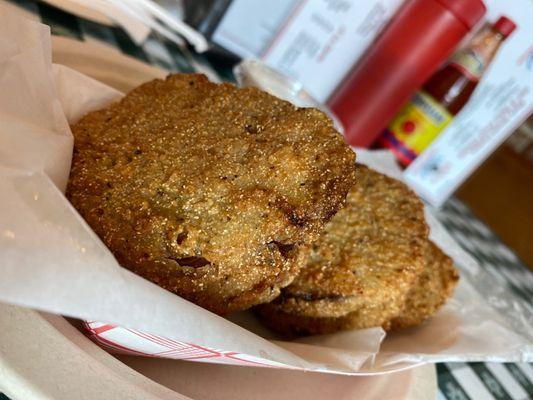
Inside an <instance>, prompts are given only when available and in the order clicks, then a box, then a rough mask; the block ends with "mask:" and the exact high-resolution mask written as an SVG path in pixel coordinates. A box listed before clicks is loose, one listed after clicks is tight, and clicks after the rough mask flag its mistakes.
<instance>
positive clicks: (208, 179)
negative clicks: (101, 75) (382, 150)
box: [67, 74, 355, 314]
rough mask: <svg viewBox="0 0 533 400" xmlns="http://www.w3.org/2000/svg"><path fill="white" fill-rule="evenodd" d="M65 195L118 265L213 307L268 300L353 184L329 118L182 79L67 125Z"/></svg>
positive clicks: (155, 84) (148, 87)
mask: <svg viewBox="0 0 533 400" xmlns="http://www.w3.org/2000/svg"><path fill="white" fill-rule="evenodd" d="M72 131H73V134H74V139H75V145H74V156H73V163H72V170H71V175H70V182H69V185H68V189H67V196H68V198H69V199H70V201H71V202H72V204H73V205H74V207H76V209H77V210H78V211H79V212H80V214H81V215H82V216H83V217H84V218H85V220H86V221H87V222H88V223H89V225H90V226H91V227H92V229H93V230H94V231H95V232H96V233H97V234H98V236H99V237H100V238H101V239H102V240H103V242H104V243H105V244H106V245H107V246H108V247H109V249H110V250H111V251H112V252H113V254H114V255H115V257H116V258H117V260H118V262H119V263H120V264H121V265H123V266H124V267H126V268H128V269H130V270H132V271H133V272H135V273H137V274H139V275H141V276H143V277H145V278H147V279H149V280H151V281H152V282H154V283H156V284H158V285H160V286H162V287H164V288H166V289H168V290H170V291H172V292H174V293H177V294H179V295H180V296H183V297H184V298H186V299H188V300H190V301H193V302H195V303H197V304H199V305H201V306H203V307H205V308H207V309H209V310H212V311H214V312H216V313H219V314H225V313H228V312H232V311H236V310H243V309H246V308H248V307H250V306H252V305H254V304H258V303H262V302H266V301H269V300H271V299H273V298H275V297H276V296H277V295H278V294H279V290H280V288H282V287H284V286H286V285H288V284H289V283H290V282H291V281H292V280H293V278H294V277H295V276H296V274H297V273H298V271H299V269H300V266H301V265H302V264H303V262H304V261H305V257H306V254H307V252H308V249H309V245H310V244H311V243H312V242H313V241H314V240H315V239H316V238H317V235H318V233H319V232H320V230H321V229H322V227H323V225H324V224H325V223H326V222H327V221H328V220H329V219H331V217H332V216H333V215H334V214H335V213H336V212H337V210H338V209H339V207H341V205H342V204H343V202H344V200H345V197H346V194H347V193H348V191H349V189H350V188H351V187H352V186H353V185H354V183H355V174H354V164H355V155H354V153H353V151H352V150H351V149H350V148H349V147H348V146H347V145H346V144H345V143H344V141H343V139H342V137H341V136H340V135H339V134H338V133H337V132H336V131H335V129H334V128H333V126H332V123H331V121H330V120H329V118H328V117H327V116H326V115H325V114H323V113H322V112H320V111H318V110H315V109H307V108H306V109H303V108H297V107H295V106H293V105H291V104H290V103H288V102H285V101H282V100H280V99H277V98H275V97H273V96H270V95H269V94H267V93H264V92H262V91H260V90H258V89H254V88H247V89H237V88H236V87H235V86H233V85H230V84H221V85H217V84H213V83H210V82H209V81H208V80H207V78H206V77H205V76H203V75H185V74H176V75H171V76H169V77H167V79H165V80H154V81H151V82H148V83H146V84H144V85H142V86H140V87H138V88H136V89H134V90H133V91H132V92H130V93H129V94H128V95H127V96H125V97H124V98H123V99H122V100H121V101H120V102H118V103H115V104H112V105H110V106H108V107H106V108H104V109H102V110H99V111H96V112H92V113H90V114H88V115H86V116H85V117H84V118H82V119H81V120H80V121H79V122H78V123H77V124H76V125H74V126H73V127H72Z"/></svg>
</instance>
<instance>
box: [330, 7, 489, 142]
mask: <svg viewBox="0 0 533 400" xmlns="http://www.w3.org/2000/svg"><path fill="white" fill-rule="evenodd" d="M484 13H485V6H484V4H483V2H482V1H481V0H408V1H407V3H406V4H405V5H404V6H403V7H402V8H401V9H400V11H399V12H398V13H397V14H396V16H395V17H394V18H393V20H392V22H391V23H390V24H389V25H388V26H387V27H386V28H385V30H384V31H383V32H382V34H381V35H380V36H379V38H378V39H377V40H376V42H375V43H374V44H373V45H372V46H371V48H370V49H369V50H368V51H367V52H366V53H365V55H364V56H363V57H362V59H361V60H360V61H359V62H358V64H357V65H356V66H355V68H354V70H353V72H352V73H351V74H350V75H349V76H348V78H347V79H346V80H345V81H344V82H343V83H342V84H341V86H340V87H339V88H338V89H337V91H336V93H335V94H334V95H333V96H332V97H331V98H330V100H329V101H328V106H329V107H330V108H331V110H332V111H333V112H334V113H335V114H336V115H337V117H338V118H339V119H340V121H341V122H342V123H343V125H344V128H345V132H346V133H345V136H346V140H347V142H348V143H349V144H351V145H354V146H362V147H366V146H368V145H369V144H371V143H372V142H373V141H374V140H375V139H376V138H377V137H378V136H379V135H380V134H381V132H382V131H383V129H384V128H385V127H386V126H387V124H388V123H389V122H390V120H391V119H392V118H393V117H394V116H395V115H396V113H397V112H398V111H399V110H400V108H401V107H402V106H403V105H404V104H405V103H406V102H407V100H409V98H410V97H411V96H412V94H413V93H414V92H415V91H416V90H417V89H418V88H419V87H420V86H421V85H422V83H424V82H425V81H426V80H427V79H428V78H429V77H430V75H431V74H432V73H433V72H434V71H435V70H436V69H437V68H438V67H439V65H441V64H442V63H443V62H444V60H446V58H447V57H448V56H449V55H450V53H451V52H452V50H453V49H454V48H455V47H456V46H457V44H458V43H459V42H460V41H461V39H462V38H463V37H464V36H465V35H466V34H467V33H468V32H469V31H470V30H471V29H472V27H473V26H474V25H475V24H476V23H477V22H478V21H479V19H480V18H481V17H482V16H483V14H484Z"/></svg>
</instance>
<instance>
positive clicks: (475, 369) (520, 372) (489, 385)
mask: <svg viewBox="0 0 533 400" xmlns="http://www.w3.org/2000/svg"><path fill="white" fill-rule="evenodd" d="M4 1H8V2H9V3H12V4H15V5H16V6H18V7H21V8H23V9H25V10H26V11H28V12H29V13H32V14H34V15H35V16H37V17H38V18H39V19H40V20H41V22H43V23H45V24H47V25H50V27H51V29H52V33H53V34H55V35H62V36H68V37H71V38H75V39H78V40H88V41H94V40H96V41H98V42H101V43H105V44H107V45H109V46H111V47H113V48H116V49H118V50H120V51H121V52H123V53H125V54H128V55H130V56H133V57H135V58H138V59H140V60H142V61H145V62H147V63H150V64H153V65H157V66H160V67H162V68H164V69H166V70H169V71H179V72H194V71H201V72H203V73H206V74H208V75H210V77H211V78H213V77H215V78H217V77H218V78H219V79H221V80H232V79H233V76H232V74H231V71H230V70H229V69H228V68H221V67H220V66H219V65H215V64H213V63H211V62H210V61H209V60H208V59H207V58H206V57H205V56H200V55H198V54H193V53H191V52H190V51H189V50H188V49H186V48H182V47H179V46H177V45H176V44H174V43H170V42H169V41H167V40H165V39H163V38H161V37H160V36H158V35H156V34H151V35H150V36H149V37H148V39H147V40H146V41H145V42H144V43H143V45H141V46H137V45H135V43H134V42H133V41H132V40H131V39H130V38H129V37H128V36H127V34H126V33H125V32H124V31H123V30H122V29H120V28H117V27H110V26H105V25H101V24H98V23H95V22H92V21H89V20H86V19H83V18H80V17H77V16H74V15H72V14H70V13H67V12H65V11H62V10H60V9H58V8H55V7H53V6H50V5H47V4H46V3H43V2H39V1H37V0H16V1H15V0H4ZM436 216H437V218H438V219H439V220H440V221H441V222H442V223H443V224H444V226H445V227H446V228H447V229H448V230H449V232H450V234H451V235H452V236H453V237H454V238H455V239H456V240H457V241H458V243H459V244H460V245H461V246H462V247H464V249H465V250H467V251H468V252H469V253H470V254H471V255H472V256H473V257H474V258H475V259H476V260H477V261H478V262H479V263H480V265H481V266H482V267H483V268H484V269H485V270H486V271H487V272H488V273H490V274H492V275H495V276H496V278H497V279H498V281H499V282H503V283H504V284H505V285H507V286H508V288H509V290H510V291H511V292H512V293H514V294H515V295H516V297H517V298H518V299H522V300H523V302H524V304H525V306H526V309H528V310H530V311H533V307H532V306H531V299H532V298H533V273H532V272H531V271H530V270H529V269H528V268H527V266H526V265H524V263H523V262H522V261H521V260H520V259H519V258H518V257H517V256H516V254H515V253H514V252H513V251H512V250H510V249H509V248H508V247H507V246H505V245H504V244H503V243H502V241H501V240H500V239H499V238H498V237H497V236H496V235H495V234H494V233H492V232H491V230H490V229H489V228H488V227H487V226H486V225H485V224H484V223H483V222H481V221H480V220H479V219H478V218H476V217H475V216H474V215H473V214H472V212H471V211H470V210H469V209H468V207H467V206H465V205H464V204H463V203H461V202H460V201H459V200H457V199H454V198H452V199H450V200H449V201H448V202H447V203H446V204H445V205H444V206H443V207H442V209H441V210H438V211H437V212H436ZM437 373H438V384H439V393H438V399H439V400H443V399H449V400H452V399H453V400H459V399H476V400H477V399H513V400H515V399H516V400H518V399H519V400H524V399H533V364H519V363H505V364H501V363H482V362H475V363H440V364H437ZM3 399H7V397H6V396H5V395H3V394H1V393H0V400H3Z"/></svg>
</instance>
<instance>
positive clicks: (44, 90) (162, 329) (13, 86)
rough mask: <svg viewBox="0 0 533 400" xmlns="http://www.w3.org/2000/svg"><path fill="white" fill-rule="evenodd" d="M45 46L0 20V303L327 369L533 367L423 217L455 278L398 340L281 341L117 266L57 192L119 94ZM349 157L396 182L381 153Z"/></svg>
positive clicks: (517, 325)
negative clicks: (80, 142) (81, 123)
mask: <svg viewBox="0 0 533 400" xmlns="http://www.w3.org/2000/svg"><path fill="white" fill-rule="evenodd" d="M50 49H51V46H50V34H49V29H48V28H47V27H46V26H44V25H41V24H38V23H35V22H31V21H29V20H25V19H21V18H16V17H14V16H12V15H9V14H3V13H0V88H1V90H0V301H4V302H7V303H12V304H17V305H22V306H26V307H31V308H35V309H38V310H44V311H48V312H52V313H56V314H62V315H65V316H71V317H76V318H80V319H85V320H93V321H105V322H108V323H112V324H114V325H119V326H124V327H128V328H132V329H137V330H140V331H145V332H149V333H152V334H156V335H160V336H164V337H168V338H170V339H174V340H178V341H183V342H187V343H194V344H198V345H201V346H206V347H210V348H215V349H221V350H227V351H235V352H238V353H242V354H248V355H250V356H253V357H258V358H262V359H266V360H270V361H273V362H278V363H280V364H283V365H286V366H288V367H296V368H305V369H309V370H317V371H324V372H331V373H342V374H354V375H355V374H363V373H379V372H386V371H392V370H398V369H400V368H406V367H409V366H412V365H416V364H418V363H422V362H436V361H474V360H483V361H532V360H533V346H532V332H533V329H532V325H533V324H532V322H531V313H528V312H527V311H526V307H524V305H523V304H521V303H520V302H519V301H518V300H517V299H515V298H514V297H513V294H511V293H509V292H507V291H506V290H505V289H504V288H503V287H502V286H501V285H499V284H498V282H496V281H494V280H493V279H491V278H490V277H488V276H487V274H485V273H484V271H483V270H482V269H481V268H480V267H479V265H478V264H476V262H475V261H474V260H473V259H472V258H471V257H470V256H469V255H468V254H466V253H465V252H464V251H463V250H462V249H461V248H460V247H459V246H458V245H457V244H456V243H455V242H454V241H453V239H451V238H450V236H449V235H448V234H447V232H446V231H445V230H444V228H443V227H442V226H441V225H440V224H439V223H438V222H437V221H436V219H435V218H434V217H433V216H432V215H431V213H429V212H428V213H427V218H428V222H429V224H430V226H431V238H432V239H433V240H434V241H435V242H436V243H437V244H438V245H439V246H440V247H441V248H442V249H443V250H444V251H445V252H446V253H448V254H449V255H450V256H452V257H453V258H454V260H455V263H456V265H457V266H458V267H459V268H460V269H461V271H462V275H461V280H460V283H459V285H458V287H457V289H456V292H455V295H454V297H453V298H452V299H450V301H449V302H448V303H447V304H446V306H444V307H443V308H442V309H441V310H440V311H439V312H438V314H437V315H436V316H435V317H434V318H432V319H430V320H429V321H428V322H427V323H425V324H423V325H422V326H420V327H417V328H414V329H410V330H407V331H404V332H401V333H393V334H389V335H386V334H385V332H384V331H383V330H382V329H381V328H372V329H366V330H359V331H349V332H341V333H336V334H331V335H324V336H312V337H306V338H302V339H298V340H295V341H292V342H288V341H282V340H278V338H276V337H275V336H274V335H273V334H272V333H270V332H268V331H266V330H265V329H264V328H263V327H262V326H261V325H260V324H258V322H257V321H256V320H255V318H254V317H253V316H252V314H250V313H241V314H237V315H235V316H232V317H231V320H229V319H224V318H222V317H219V316H217V315H214V314H212V313H210V312H208V311H206V310H204V309H202V308H200V307H198V306H196V305H194V304H192V303H189V302H188V301H186V300H184V299H182V298H180V297H178V296H176V295H173V294H171V293H170V292H167V291H165V290H163V289H161V288H159V287H158V286H156V285H154V284H152V283H150V282H148V281H147V280H145V279H143V278H140V277H138V276H136V275H134V274H133V273H131V272H129V271H128V270H126V269H124V268H122V267H120V266H119V265H118V264H117V262H116V261H115V259H114V257H113V255H112V254H111V253H110V251H109V250H108V249H107V248H106V247H105V246H104V244H103V243H102V242H101V241H100V240H99V238H98V237H97V236H96V235H95V234H94V233H93V232H92V230H91V229H90V227H89V226H88V225H87V224H86V223H85V222H84V220H83V219H82V218H81V217H80V216H79V215H78V213H77V212H76V210H75V209H74V208H73V207H72V206H71V205H70V203H69V202H68V201H67V200H66V198H65V197H64V195H63V191H64V189H65V186H66V182H67V179H68V175H69V169H70V160H71V153H72V146H73V138H72V135H71V132H70V129H69V124H72V123H74V122H76V120H77V119H78V118H79V117H80V116H81V115H83V114H85V113H87V112H89V111H91V110H94V109H97V108H99V107H102V106H104V105H106V104H108V103H109V102H112V101H114V100H116V99H118V98H120V96H121V94H120V93H119V92H117V91H115V90H113V89H111V88H109V87H107V86H105V85H103V84H102V83H99V82H96V81H94V80H92V79H90V78H88V77H85V76H83V75H81V74H80V73H77V72H75V71H73V70H70V69H68V68H66V67H63V66H60V65H52V62H51V50H50ZM357 154H358V160H359V161H360V162H363V163H365V164H368V165H370V166H372V167H374V168H375V169H378V170H379V171H381V172H384V173H386V174H389V175H391V176H395V177H398V178H401V174H400V171H399V170H398V168H397V166H396V164H395V163H394V161H393V159H392V157H391V156H390V155H389V154H388V153H385V152H370V151H364V150H357ZM479 282H482V283H483V287H485V288H487V287H490V286H491V285H492V286H493V287H492V288H491V289H490V293H491V294H490V295H487V293H485V294H483V296H482V295H481V294H480V293H479V292H478V290H476V289H475V284H476V283H479ZM473 283H474V284H473ZM526 306H527V305H526ZM232 321H233V322H232ZM237 323H238V324H240V325H241V326H239V325H237Z"/></svg>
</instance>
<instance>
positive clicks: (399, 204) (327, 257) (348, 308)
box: [257, 165, 428, 335]
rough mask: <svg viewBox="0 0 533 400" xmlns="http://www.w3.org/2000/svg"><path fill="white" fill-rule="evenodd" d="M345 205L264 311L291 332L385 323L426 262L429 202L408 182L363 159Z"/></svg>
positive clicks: (395, 312) (270, 320)
mask: <svg viewBox="0 0 533 400" xmlns="http://www.w3.org/2000/svg"><path fill="white" fill-rule="evenodd" d="M356 176H357V184H356V185H355V186H354V187H353V188H352V190H351V191H350V193H349V194H348V197H347V202H346V206H345V207H344V208H343V209H341V210H340V211H339V212H338V213H337V214H336V215H335V217H333V219H332V220H331V221H330V222H329V223H328V224H327V225H326V226H325V228H324V230H323V232H322V234H321V236H320V238H319V239H318V241H317V242H316V243H315V244H314V245H313V248H312V252H311V254H310V256H309V258H308V260H307V263H306V264H307V265H306V266H305V267H304V268H303V269H302V271H301V272H300V274H299V275H298V276H297V278H296V279H295V280H294V281H293V283H292V284H291V285H290V286H288V287H286V288H285V289H283V290H282V293H281V295H280V296H279V297H278V298H277V299H275V300H274V301H273V302H272V303H270V304H265V305H261V306H259V307H257V310H258V313H259V315H260V316H262V317H263V319H264V320H265V321H266V323H267V324H268V325H269V326H270V327H272V328H273V329H275V330H278V331H281V332H282V333H286V334H296V335H301V334H318V333H329V332H334V331H337V330H339V329H350V328H368V327H372V326H384V327H385V328H388V327H389V325H390V320H391V319H392V318H394V317H396V316H398V315H400V314H401V313H402V311H403V309H404V307H405V303H406V299H407V295H408V293H409V291H410V290H411V288H412V287H413V285H414V284H415V282H416V281H417V279H418V277H419V275H420V274H421V273H422V271H423V270H424V263H425V247H426V245H427V236H428V227H427V225H426V223H425V219H424V211H423V205H422V203H421V201H420V200H419V199H418V197H417V196H416V195H415V194H414V193H413V192H412V191H411V190H410V189H409V188H407V186H405V185H404V184H403V183H401V182H399V181H397V180H395V179H392V178H389V177H387V176H385V175H383V174H380V173H378V172H376V171H373V170H371V169H369V168H367V167H365V166H363V165H357V174H356Z"/></svg>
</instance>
